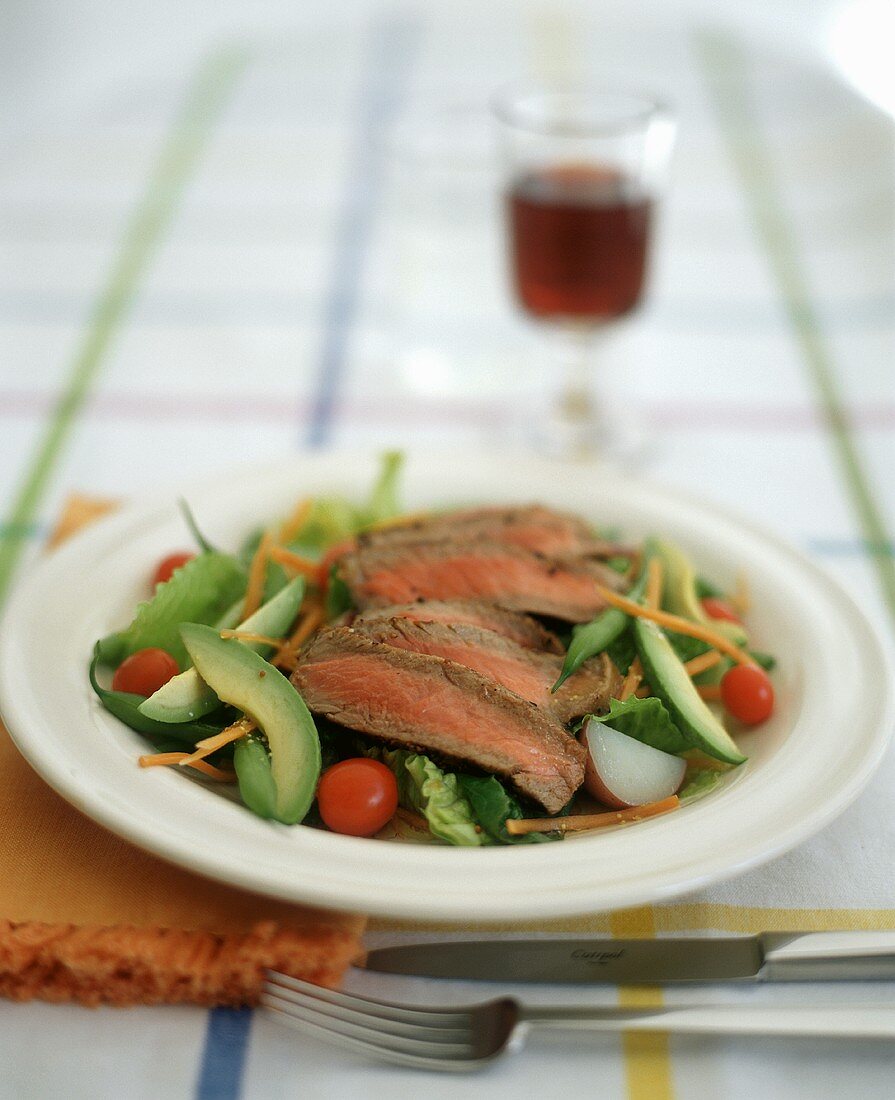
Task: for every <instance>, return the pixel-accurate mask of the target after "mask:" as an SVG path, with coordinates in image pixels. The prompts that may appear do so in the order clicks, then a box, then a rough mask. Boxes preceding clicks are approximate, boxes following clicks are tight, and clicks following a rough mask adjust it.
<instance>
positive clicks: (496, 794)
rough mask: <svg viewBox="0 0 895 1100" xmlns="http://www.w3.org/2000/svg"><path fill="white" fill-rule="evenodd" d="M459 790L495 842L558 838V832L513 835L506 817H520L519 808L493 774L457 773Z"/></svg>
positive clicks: (523, 841)
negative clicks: (508, 827)
mask: <svg viewBox="0 0 895 1100" xmlns="http://www.w3.org/2000/svg"><path fill="white" fill-rule="evenodd" d="M457 778H458V779H459V781H460V791H461V792H462V794H463V796H464V797H465V798H466V801H467V802H468V803H469V805H470V807H471V808H472V813H473V817H474V818H475V820H476V821H477V822H478V824H479V825H481V827H482V828H483V829H484V830H485V833H486V834H487V836H488V838H489V839H490V840H492V841H494V843H496V844H539V843H543V842H544V841H551V840H562V838H563V834H562V833H527V834H525V835H524V836H514V835H513V834H512V833H508V832H507V827H506V822H507V818H510V817H513V818H516V819H519V818H521V817H523V816H524V815H523V813H522V808H521V807H520V805H519V803H518V802H517V801H516V799H515V798H513V797H512V795H510V794H509V792H508V791H507V790H506V788H505V787H504V785H503V784H502V783H501V782H500V780H499V779H496V778H495V777H494V776H493V775H489V776H478V775H458V776H457Z"/></svg>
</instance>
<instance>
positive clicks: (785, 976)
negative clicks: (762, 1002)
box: [759, 931, 895, 982]
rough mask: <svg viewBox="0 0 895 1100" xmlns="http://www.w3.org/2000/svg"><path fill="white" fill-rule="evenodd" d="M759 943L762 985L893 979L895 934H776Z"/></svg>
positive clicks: (767, 935) (771, 934) (766, 936)
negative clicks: (765, 982)
mask: <svg viewBox="0 0 895 1100" xmlns="http://www.w3.org/2000/svg"><path fill="white" fill-rule="evenodd" d="M760 940H761V945H762V948H763V950H764V966H763V967H762V969H761V973H760V975H759V977H760V979H761V980H762V981H771V982H810V981H822V982H823V981H879V980H889V981H891V980H892V979H895V932H885V931H880V932H805V933H801V932H778V933H765V934H764V935H763V936H761V937H760Z"/></svg>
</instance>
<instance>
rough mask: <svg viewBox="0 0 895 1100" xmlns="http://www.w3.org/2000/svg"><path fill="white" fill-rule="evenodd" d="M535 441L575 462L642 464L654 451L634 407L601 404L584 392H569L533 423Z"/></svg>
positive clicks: (556, 455)
mask: <svg viewBox="0 0 895 1100" xmlns="http://www.w3.org/2000/svg"><path fill="white" fill-rule="evenodd" d="M530 439H531V444H532V445H533V446H534V448H535V449H536V450H537V451H538V452H539V453H541V454H544V455H548V456H549V457H551V458H560V459H565V460H567V461H574V462H609V463H612V464H624V465H625V467H626V468H628V469H630V468H632V467H636V466H640V465H642V464H643V463H644V462H646V461H647V460H648V459H649V457H650V454H651V451H652V448H651V446H650V441H649V438H648V436H647V434H646V432H645V430H644V427H643V425H642V424H641V422H640V421H639V420H638V419H637V418H636V416H634V415H632V414H631V412H630V410H628V409H621V408H614V407H612V406H609V407H608V408H607V407H605V406H601V405H597V404H596V403H595V402H594V401H593V400H592V399H591V398H590V397H589V396H588V395H586V394H583V393H580V392H579V393H575V392H570V393H567V394H566V395H565V396H564V397H563V398H562V399H561V401H560V402H559V403H558V404H557V405H555V406H554V407H553V409H552V410H549V411H548V412H547V414H546V415H543V416H542V418H541V419H540V420H534V419H533V420H532V422H531V424H530Z"/></svg>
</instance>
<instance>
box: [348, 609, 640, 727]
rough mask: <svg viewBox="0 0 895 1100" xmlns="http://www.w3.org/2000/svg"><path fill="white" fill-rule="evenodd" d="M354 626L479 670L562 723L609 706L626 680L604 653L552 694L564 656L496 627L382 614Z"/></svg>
mask: <svg viewBox="0 0 895 1100" xmlns="http://www.w3.org/2000/svg"><path fill="white" fill-rule="evenodd" d="M353 629H354V630H355V631H357V632H358V633H360V634H363V635H364V637H366V638H371V639H373V641H376V642H384V643H385V644H386V645H390V646H395V647H396V648H397V649H407V650H410V651H411V652H413V653H428V654H429V655H430V656H433V657H444V658H445V659H446V660H449V661H456V663H457V664H460V665H466V667H467V668H472V669H475V671H476V672H479V673H481V675H482V676H487V677H488V678H489V679H491V680H496V681H497V683H498V684H502V685H503V686H504V687H505V688H507V689H508V690H509V691H512V692H515V693H516V694H517V695H519V696H521V697H522V698H523V699H526V700H527V701H528V702H529V703H535V704H536V705H537V706H539V707H540V708H541V709H542V710H544V711H546V712H547V713H548V714H552V715H553V717H554V718H556V719H558V720H559V721H560V722H569V721H571V719H573V718H579V717H580V716H581V715H582V714H592V713H594V712H599V711H602V710H604V709H605V708H606V707H608V705H609V699H610V698H611V696H612V695H613V694H614V692H615V691H616V690H617V689H618V687H619V685H620V681H621V677H620V676H619V675H618V672H617V671H616V669H615V666H614V665H613V664H612V662H611V661H610V660H609V658H608V657H606V655H605V654H603V655H601V657H599V658H595V659H594V660H591V661H587V662H585V664H584V665H583V666H582V667H581V668H580V669H579V670H578V671H577V672H576V673H575V674H574V675H572V676H570V677H569V679H568V680H566V682H565V683H564V684H563V685H562V687H561V688H560V689H559V691H557V692H556V694H555V695H552V694H551V693H550V688H551V687H552V685H553V684H554V683H555V682H556V679H557V677H558V676H559V674H560V670H561V669H562V658H561V657H557V656H554V655H553V654H552V653H538V652H536V651H534V650H531V649H524V648H523V647H522V646H520V645H517V643H516V642H514V641H511V640H510V639H509V638H505V637H503V636H501V635H500V634H496V633H495V632H494V631H493V630H487V629H484V628H482V627H480V626H472V625H470V624H468V623H443V622H440V623H439V622H429V623H425V622H423V623H421V622H413V621H412V620H410V619H403V618H400V617H392V618H386V617H381V618H378V619H372V620H370V619H367V620H364V619H360V620H356V621H355V622H354V624H353Z"/></svg>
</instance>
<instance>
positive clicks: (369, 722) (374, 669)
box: [292, 627, 585, 813]
mask: <svg viewBox="0 0 895 1100" xmlns="http://www.w3.org/2000/svg"><path fill="white" fill-rule="evenodd" d="M292 682H293V683H294V684H295V686H296V688H297V689H298V691H299V692H300V693H301V695H302V697H303V698H304V700H305V702H306V703H307V705H308V706H309V707H310V709H311V710H312V711H314V712H315V713H317V714H322V715H325V716H326V717H327V718H330V719H332V720H333V721H335V722H338V723H340V724H341V725H344V726H348V727H349V728H351V729H355V730H359V731H360V732H362V733H365V734H368V735H369V736H372V737H375V738H378V739H380V740H382V741H385V742H387V743H389V744H392V745H399V746H401V747H403V748H409V749H413V750H416V751H419V752H423V753H431V754H433V755H434V756H436V757H437V758H447V759H449V760H454V761H459V762H461V763H464V764H467V765H472V766H474V767H477V768H482V769H484V770H485V771H487V772H491V773H493V774H495V775H499V776H502V777H504V778H506V779H507V780H509V782H510V783H512V784H513V786H514V787H515V788H516V789H517V790H518V791H519V792H520V793H521V794H523V795H526V796H527V797H529V798H532V799H534V800H535V801H536V802H538V803H540V805H542V806H543V807H544V809H545V810H547V811H548V813H557V812H558V811H559V810H560V809H562V807H563V806H564V805H565V804H566V803H567V802H568V801H569V799H570V798H571V797H572V795H573V794H574V793H575V791H576V790H577V789H578V788H579V787H580V786H581V783H582V781H583V779H584V757H585V750H584V749H583V748H582V746H581V745H580V744H579V743H578V742H577V741H576V740H575V739H574V738H573V737H570V736H569V735H568V734H567V733H566V731H565V730H564V729H563V727H562V726H561V725H560V724H559V722H557V721H556V720H555V719H554V718H552V717H551V716H550V715H548V714H546V713H544V712H543V711H541V710H540V709H539V708H538V707H536V706H534V705H532V704H531V703H528V702H526V701H525V700H523V699H521V698H520V697H519V696H518V695H516V694H514V693H513V692H511V691H508V690H507V689H506V688H504V687H501V686H500V685H499V684H496V683H494V682H493V681H492V680H488V679H486V678H485V677H484V676H481V675H480V674H479V673H477V672H474V671H473V670H472V669H470V668H466V667H465V666H463V665H459V664H457V663H456V662H454V661H449V660H445V659H444V658H442V657H433V656H430V655H428V654H420V653H411V652H408V651H407V650H403V649H397V648H395V647H394V646H390V645H385V644H383V643H381V642H376V641H373V640H372V639H370V638H365V637H363V635H362V634H360V633H359V632H358V631H355V630H352V629H351V628H350V627H333V628H331V629H328V630H324V631H321V632H320V633H319V634H318V635H316V636H315V637H314V638H313V639H312V640H311V642H310V643H309V644H308V645H307V646H306V647H305V649H304V650H303V651H302V653H301V656H300V660H299V664H298V667H297V668H296V670H295V672H294V673H293V676H292Z"/></svg>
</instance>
